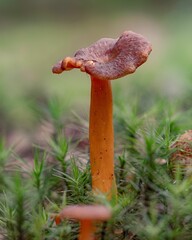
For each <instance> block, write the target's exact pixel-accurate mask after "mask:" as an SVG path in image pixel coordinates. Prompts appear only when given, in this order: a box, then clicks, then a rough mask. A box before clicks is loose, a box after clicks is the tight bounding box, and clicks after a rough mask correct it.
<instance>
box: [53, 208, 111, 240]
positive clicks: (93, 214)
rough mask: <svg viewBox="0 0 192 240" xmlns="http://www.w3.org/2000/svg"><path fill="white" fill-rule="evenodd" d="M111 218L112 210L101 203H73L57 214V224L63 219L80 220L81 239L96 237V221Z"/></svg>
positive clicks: (87, 239) (91, 239)
mask: <svg viewBox="0 0 192 240" xmlns="http://www.w3.org/2000/svg"><path fill="white" fill-rule="evenodd" d="M110 218H111V210H110V209H109V208H107V207H105V206H101V205H71V206H67V207H65V208H64V209H63V210H62V211H61V212H60V214H59V215H57V216H56V218H55V221H56V224H59V223H60V222H61V220H63V219H74V220H79V221H80V233H79V240H93V239H94V229H95V227H94V222H95V221H106V220H108V219H110Z"/></svg>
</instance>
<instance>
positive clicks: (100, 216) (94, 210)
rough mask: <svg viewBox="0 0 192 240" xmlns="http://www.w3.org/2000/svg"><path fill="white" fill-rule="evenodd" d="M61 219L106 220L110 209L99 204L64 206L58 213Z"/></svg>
mask: <svg viewBox="0 0 192 240" xmlns="http://www.w3.org/2000/svg"><path fill="white" fill-rule="evenodd" d="M59 217H60V218H61V219H64V218H68V219H77V220H103V221H105V220H108V219H109V218H110V217H111V210H110V209H109V208H107V207H105V206H100V205H71V206H67V207H65V208H64V209H63V210H62V211H61V212H60V214H59Z"/></svg>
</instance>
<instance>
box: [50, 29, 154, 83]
mask: <svg viewBox="0 0 192 240" xmlns="http://www.w3.org/2000/svg"><path fill="white" fill-rule="evenodd" d="M151 50H152V48H151V44H150V43H149V42H148V41H147V40H146V39H145V38H144V37H143V36H142V35H140V34H137V33H134V32H132V31H125V32H123V33H122V35H121V36H120V37H119V38H118V39H112V38H102V39H100V40H98V41H97V42H95V43H94V44H92V45H90V46H89V47H87V48H82V49H80V50H78V51H77V52H76V53H75V54H74V57H66V58H65V59H64V60H63V61H60V62H59V63H58V64H56V65H55V66H54V67H53V69H52V71H53V73H61V72H63V71H65V70H71V69H73V68H80V70H81V71H83V72H86V73H88V74H90V75H91V76H92V77H94V78H97V79H100V80H113V79H117V78H120V77H123V76H125V75H127V74H131V73H133V72H135V70H136V69H137V68H138V67H139V66H140V65H141V64H143V63H144V62H146V60H147V58H148V56H149V54H150V52H151Z"/></svg>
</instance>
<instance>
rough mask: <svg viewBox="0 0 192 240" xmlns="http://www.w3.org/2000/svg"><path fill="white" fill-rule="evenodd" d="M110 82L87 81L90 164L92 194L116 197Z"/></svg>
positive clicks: (93, 79) (92, 79)
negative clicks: (89, 91) (89, 89)
mask: <svg viewBox="0 0 192 240" xmlns="http://www.w3.org/2000/svg"><path fill="white" fill-rule="evenodd" d="M112 105H113V99H112V89H111V82H110V81H108V80H99V79H95V78H93V77H92V78H91V105H90V126H89V141H90V162H91V173H92V188H93V191H95V192H101V193H104V194H107V195H108V197H109V198H111V196H112V195H114V194H115V195H116V192H117V191H116V184H115V176H114V131H113V107H112Z"/></svg>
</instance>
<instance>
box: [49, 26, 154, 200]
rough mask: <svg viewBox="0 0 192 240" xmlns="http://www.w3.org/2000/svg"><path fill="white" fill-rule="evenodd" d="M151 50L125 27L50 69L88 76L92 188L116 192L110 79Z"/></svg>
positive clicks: (129, 70)
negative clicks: (111, 36)
mask: <svg viewBox="0 0 192 240" xmlns="http://www.w3.org/2000/svg"><path fill="white" fill-rule="evenodd" d="M150 52H151V44H150V43H149V42H148V41H147V40H146V39H145V38H144V37H143V36H141V35H139V34H137V33H134V32H131V31H125V32H124V33H123V34H122V35H121V36H120V37H119V38H118V39H111V38H102V39H100V40H98V41H97V42H96V43H94V44H92V45H91V46H89V47H87V48H82V49H80V50H78V51H77V52H76V53H75V55H74V57H66V58H64V59H63V60H62V61H60V62H59V63H58V64H56V65H55V66H54V67H53V69H52V71H53V73H57V74H59V73H62V72H63V71H67V70H71V69H73V68H79V69H80V70H81V71H82V72H86V73H88V74H89V75H90V76H91V104H90V124H89V141H90V162H91V173H92V187H93V190H94V191H99V192H101V193H105V194H107V195H108V196H109V197H111V195H112V194H113V193H115V195H116V192H117V190H116V183H115V176H114V132H113V108H112V103H113V99H112V90H111V81H110V80H113V79H117V78H120V77H123V76H125V75H127V74H131V73H133V72H135V70H136V69H137V67H139V66H140V65H141V64H143V63H144V62H145V61H146V60H147V58H148V56H149V54H150Z"/></svg>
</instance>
